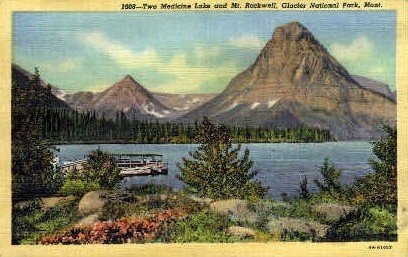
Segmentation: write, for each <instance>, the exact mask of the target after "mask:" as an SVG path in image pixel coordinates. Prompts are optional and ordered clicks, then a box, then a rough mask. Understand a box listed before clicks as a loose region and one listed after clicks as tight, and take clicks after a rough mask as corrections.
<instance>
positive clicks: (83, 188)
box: [59, 179, 100, 196]
mask: <svg viewBox="0 0 408 257" xmlns="http://www.w3.org/2000/svg"><path fill="white" fill-rule="evenodd" d="M99 189H100V186H99V184H98V183H97V182H94V181H83V180H71V179H67V180H66V181H65V182H64V184H63V185H62V187H61V188H60V190H59V194H61V195H65V196H67V195H75V196H83V195H84V194H86V193H88V192H90V191H95V190H99Z"/></svg>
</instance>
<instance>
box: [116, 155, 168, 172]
mask: <svg viewBox="0 0 408 257" xmlns="http://www.w3.org/2000/svg"><path fill="white" fill-rule="evenodd" d="M110 155H111V156H113V157H114V158H115V159H116V165H117V166H118V167H119V168H120V169H121V171H120V173H119V176H121V177H131V176H154V175H167V173H168V164H167V163H165V162H163V155H161V154H135V153H111V154H110Z"/></svg>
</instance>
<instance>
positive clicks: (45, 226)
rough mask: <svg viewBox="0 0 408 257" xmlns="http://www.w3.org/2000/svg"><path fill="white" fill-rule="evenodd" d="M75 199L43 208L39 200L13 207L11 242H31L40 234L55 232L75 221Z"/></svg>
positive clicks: (76, 217)
mask: <svg viewBox="0 0 408 257" xmlns="http://www.w3.org/2000/svg"><path fill="white" fill-rule="evenodd" d="M77 204H78V202H77V200H73V199H72V200H70V201H67V202H65V203H63V204H59V205H57V206H56V207H54V208H51V209H47V210H43V209H42V208H41V203H40V200H36V201H30V202H29V203H27V204H24V205H22V206H17V207H14V208H13V212H12V214H13V216H12V221H13V223H12V233H13V234H12V243H13V244H33V243H35V242H36V239H37V238H38V237H40V236H41V235H44V234H48V233H55V232H57V231H59V230H61V229H63V228H66V227H69V226H71V225H72V224H73V223H74V222H75V221H77V219H78V216H77V212H76V210H77Z"/></svg>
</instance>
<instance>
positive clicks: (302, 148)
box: [57, 142, 374, 198]
mask: <svg viewBox="0 0 408 257" xmlns="http://www.w3.org/2000/svg"><path fill="white" fill-rule="evenodd" d="M57 147H58V148H59V149H60V153H59V158H60V161H61V162H64V161H73V160H79V159H83V158H84V157H85V156H86V155H87V154H88V153H89V152H90V151H91V150H93V149H96V148H98V147H100V148H101V149H102V150H105V151H108V152H109V151H110V152H126V153H129V152H134V153H157V154H163V159H164V161H165V162H168V163H169V173H168V175H160V176H148V177H132V178H126V179H125V180H123V181H122V186H123V187H128V186H131V185H142V184H147V183H154V184H162V185H167V186H170V187H172V188H175V189H180V188H181V187H182V186H183V185H182V183H181V182H180V181H179V180H178V179H177V174H179V171H178V169H177V165H176V164H177V163H178V162H180V161H181V158H182V157H188V152H189V151H192V150H195V149H196V148H197V145H186V144H185V145H177V144H100V145H98V144H94V145H58V146H57ZM371 147H372V146H371V144H370V143H369V142H328V143H307V144H306V143H300V144H299V143H279V144H269V143H268V144H242V149H245V148H248V149H249V150H250V156H251V159H252V160H253V161H254V169H256V170H257V171H258V172H259V173H258V179H259V180H260V181H262V183H263V184H265V185H268V186H269V187H270V190H269V194H270V195H271V196H272V197H274V198H280V194H281V193H283V192H285V193H287V194H288V195H296V194H297V193H298V189H299V182H300V180H301V179H302V178H303V176H304V175H305V176H306V177H307V179H308V182H309V183H308V185H309V188H310V190H311V191H314V190H315V189H316V187H315V186H314V183H313V180H314V179H315V178H317V177H319V173H320V172H319V169H320V167H321V166H322V163H323V160H324V158H325V157H328V158H330V160H331V161H333V162H334V164H335V165H336V166H337V167H338V168H340V169H341V170H342V171H343V174H342V177H341V182H342V183H346V184H349V183H351V182H353V181H354V180H355V178H356V177H361V176H362V175H364V174H366V173H367V172H370V171H371V167H370V164H369V159H370V158H373V157H374V156H373V154H372V151H371Z"/></svg>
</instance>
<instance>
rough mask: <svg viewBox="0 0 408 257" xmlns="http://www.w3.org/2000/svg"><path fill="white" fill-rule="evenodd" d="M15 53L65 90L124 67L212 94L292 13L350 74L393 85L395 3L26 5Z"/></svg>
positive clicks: (150, 80) (96, 87) (115, 74)
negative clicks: (386, 6)
mask: <svg viewBox="0 0 408 257" xmlns="http://www.w3.org/2000/svg"><path fill="white" fill-rule="evenodd" d="M13 19H14V20H13V24H14V30H13V61H14V62H15V63H17V64H19V65H21V66H22V67H23V68H26V69H28V70H30V71H32V70H34V67H36V66H38V67H39V68H40V71H41V73H42V76H43V78H45V79H46V80H47V81H48V82H50V83H52V84H54V85H57V86H59V87H60V88H61V89H64V90H66V91H68V92H76V91H84V90H89V91H94V92H97V91H101V90H103V89H104V88H107V87H108V86H110V85H112V84H113V83H114V82H115V81H118V80H120V79H121V78H122V77H124V76H125V75H127V74H130V75H132V76H133V77H134V78H135V79H136V80H137V81H139V82H140V83H141V84H142V85H143V86H145V87H146V88H148V89H149V90H152V91H161V92H173V93H218V92H221V91H222V90H223V89H224V88H225V87H226V86H227V84H228V82H229V81H230V80H231V78H233V77H234V76H235V75H236V74H237V73H239V72H240V71H242V70H244V69H246V68H247V67H248V66H249V65H250V64H252V63H253V61H254V60H255V58H256V56H257V55H258V53H259V51H260V50H261V49H262V47H263V46H264V45H265V43H266V42H267V41H268V39H269V38H270V37H271V35H272V33H273V30H274V29H275V27H277V26H280V25H283V24H285V23H287V22H290V21H299V22H301V23H302V24H303V25H305V26H306V27H307V28H308V29H309V30H310V31H311V32H312V33H313V34H314V35H315V37H316V38H317V39H318V40H319V41H320V42H321V43H322V44H323V45H324V46H325V47H326V48H327V49H328V50H329V51H330V53H331V54H332V55H334V56H335V57H336V58H337V59H338V60H339V61H340V62H341V63H342V64H343V65H344V66H345V67H346V68H347V69H348V70H349V72H350V73H352V74H358V75H363V76H366V77H370V78H374V79H377V80H379V81H382V82H385V83H387V84H389V85H390V86H391V87H392V88H394V87H395V65H396V64H395V62H396V59H395V58H396V57H395V55H396V50H395V48H396V35H395V19H396V17H395V12H393V11H378V12H377V11H376V12H358V11H348V12H341V11H339V12H334V11H333V12H332V11H330V12H286V11H285V12H284V11H273V12H272V11H271V12H216V11H214V12H185V13H182V12H163V13H159V12H155V13H140V12H137V13H27V12H17V13H14V17H13Z"/></svg>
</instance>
